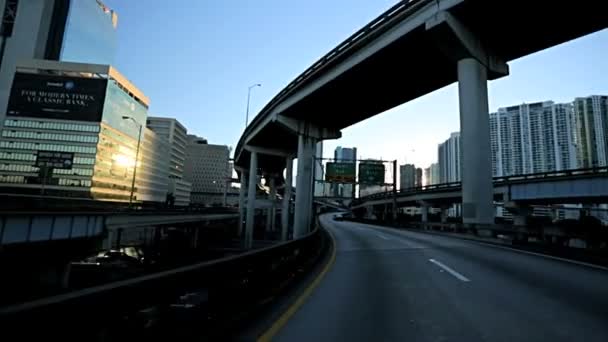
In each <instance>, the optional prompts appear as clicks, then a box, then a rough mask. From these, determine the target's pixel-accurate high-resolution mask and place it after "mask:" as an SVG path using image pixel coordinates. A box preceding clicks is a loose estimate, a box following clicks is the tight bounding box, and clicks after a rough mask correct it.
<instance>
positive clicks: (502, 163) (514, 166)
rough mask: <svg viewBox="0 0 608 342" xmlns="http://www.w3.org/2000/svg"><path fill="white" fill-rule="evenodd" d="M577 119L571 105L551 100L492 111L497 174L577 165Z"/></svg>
mask: <svg viewBox="0 0 608 342" xmlns="http://www.w3.org/2000/svg"><path fill="white" fill-rule="evenodd" d="M574 134H575V122H574V117H573V112H572V106H571V105H570V104H555V103H553V102H551V101H545V102H536V103H531V104H522V105H517V106H511V107H506V108H499V109H498V112H496V113H491V114H490V148H491V152H492V153H491V154H492V173H493V175H494V176H510V175H520V174H528V173H539V172H550V171H559V170H567V169H573V168H576V167H577V161H576V149H575V140H574V139H575V136H574Z"/></svg>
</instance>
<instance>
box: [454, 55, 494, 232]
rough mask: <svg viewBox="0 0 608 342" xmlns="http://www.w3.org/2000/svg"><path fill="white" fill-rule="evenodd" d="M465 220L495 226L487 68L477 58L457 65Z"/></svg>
mask: <svg viewBox="0 0 608 342" xmlns="http://www.w3.org/2000/svg"><path fill="white" fill-rule="evenodd" d="M458 95H459V100H460V141H461V154H462V159H461V160H462V168H461V172H462V219H463V223H465V224H467V223H468V224H492V223H494V204H493V200H494V192H493V191H494V189H493V184H492V160H491V155H490V121H489V116H488V115H489V114H488V82H487V70H486V67H485V66H483V65H482V64H481V63H479V62H478V61H477V60H476V59H474V58H464V59H461V60H459V61H458Z"/></svg>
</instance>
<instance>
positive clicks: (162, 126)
mask: <svg viewBox="0 0 608 342" xmlns="http://www.w3.org/2000/svg"><path fill="white" fill-rule="evenodd" d="M146 125H147V127H148V128H149V129H151V130H153V131H154V132H155V133H156V134H157V135H158V136H159V137H160V138H162V139H163V140H164V141H165V143H166V144H167V145H168V146H169V151H168V153H169V155H168V157H167V158H168V160H169V163H168V173H169V191H168V193H167V197H168V198H167V201H168V203H170V204H173V205H174V206H178V207H181V206H188V205H189V204H190V195H191V193H190V192H191V189H192V184H191V183H190V182H188V181H186V180H184V163H185V160H186V144H187V130H186V127H184V126H183V125H182V124H181V123H180V122H179V121H177V120H176V119H173V118H163V117H155V116H150V117H148V120H147V121H146Z"/></svg>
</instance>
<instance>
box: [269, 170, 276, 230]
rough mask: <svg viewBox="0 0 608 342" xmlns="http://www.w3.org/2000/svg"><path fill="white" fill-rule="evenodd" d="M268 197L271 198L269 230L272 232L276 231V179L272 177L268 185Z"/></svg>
mask: <svg viewBox="0 0 608 342" xmlns="http://www.w3.org/2000/svg"><path fill="white" fill-rule="evenodd" d="M270 184H271V185H270V197H271V198H272V219H271V221H270V229H271V230H272V231H273V232H276V231H277V222H276V221H277V186H276V179H275V178H274V177H273V178H272V179H271V183H270Z"/></svg>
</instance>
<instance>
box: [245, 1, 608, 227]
mask: <svg viewBox="0 0 608 342" xmlns="http://www.w3.org/2000/svg"><path fill="white" fill-rule="evenodd" d="M397 6H401V7H399V8H397ZM395 8H397V9H395V10H394V11H393V12H390V13H384V14H383V15H382V16H381V17H380V19H381V20H376V21H374V22H372V24H371V26H368V27H366V28H364V29H363V31H361V33H360V34H359V33H358V34H356V35H358V36H357V37H354V38H353V37H351V38H349V39H351V40H352V43H351V44H349V45H347V46H346V47H345V48H343V49H338V50H334V51H332V52H330V54H329V55H330V56H329V57H324V58H323V59H322V60H321V61H320V62H318V63H316V64H315V65H313V67H312V68H311V69H309V70H307V71H306V72H305V73H304V74H302V75H301V76H300V77H298V79H296V81H294V82H295V84H294V83H292V84H290V85H289V86H288V87H287V88H286V89H285V90H284V91H282V92H281V93H280V94H279V95H278V96H277V97H276V98H275V99H273V100H272V101H271V102H270V103H269V104H268V105H267V106H266V107H265V108H264V109H263V110H262V112H261V113H260V114H259V115H258V116H257V117H256V118H255V119H254V121H253V122H252V124H251V125H250V127H248V128H247V129H246V131H245V133H244V135H243V137H242V138H241V141H240V142H239V145H238V147H237V151H236V153H237V155H236V157H237V158H236V159H237V161H236V163H237V165H239V166H240V167H242V169H243V170H248V171H250V172H252V171H253V172H256V173H257V172H258V169H262V170H263V171H262V172H264V173H274V174H277V175H280V176H279V177H282V172H283V169H285V167H286V158H293V157H294V156H296V157H297V159H298V161H299V162H298V185H297V188H298V193H299V194H302V193H303V192H304V191H306V192H308V191H311V190H312V184H311V183H312V180H311V179H310V177H309V173H310V172H309V170H310V168H311V163H312V157H311V156H312V150H313V149H314V144H315V143H316V142H317V141H320V140H324V139H335V138H338V137H340V134H341V133H340V130H341V129H343V128H346V127H348V126H350V125H353V124H355V123H358V122H360V121H363V120H365V119H367V118H369V117H372V116H374V115H377V114H379V113H382V112H384V111H386V110H388V109H391V108H393V107H395V106H398V105H400V104H403V103H406V102H409V101H411V100H413V99H416V98H418V97H421V96H423V95H425V94H428V93H430V92H433V91H435V90H437V89H440V88H442V87H445V86H447V85H449V84H452V83H454V82H456V81H458V82H459V100H460V120H461V141H462V151H463V152H462V153H463V170H462V172H463V182H462V183H463V191H462V192H463V195H462V196H463V217H464V222H465V223H481V224H485V223H490V222H493V215H494V214H493V213H494V210H493V206H492V199H493V190H492V177H491V176H492V175H491V157H490V138H489V119H488V101H487V96H488V94H487V81H488V80H493V79H496V78H499V77H502V76H506V75H508V74H509V68H508V65H507V62H509V61H512V60H514V59H517V58H520V57H523V56H526V55H528V54H531V53H535V52H537V51H541V50H544V49H546V48H549V47H552V46H555V45H558V44H561V43H564V42H566V41H569V40H571V39H574V38H577V37H581V36H584V35H587V34H590V33H592V32H595V31H598V30H601V29H604V28H606V27H607V23H608V12H606V11H602V10H600V9H599V8H598V6H597V2H595V1H577V2H557V1H524V0H515V1H487V0H434V1H431V0H428V1H427V0H419V1H411V2H402V3H401V4H400V5H396V7H395ZM566 23H567V24H566ZM330 57H331V58H330ZM319 63H321V64H319ZM317 64H319V65H321V66H320V67H316V65H317ZM253 150H256V152H255V153H252V151H253ZM265 152H266V153H265ZM254 159H255V167H252V162H253V161H254ZM300 178H303V179H302V180H301V179H300ZM289 181H290V179H288V180H287V182H289ZM307 197H310V196H307ZM296 201H298V198H296ZM311 205H312V199H311V198H305V199H302V200H300V203H299V204H298V203H296V210H298V209H297V208H298V207H299V206H304V207H306V208H305V209H302V210H304V211H306V212H310V211H309V209H308V208H309V207H310V206H311ZM296 216H297V214H296ZM298 222H299V221H298V219H296V222H295V224H296V226H298V225H300V224H299V223H298ZM304 225H306V224H305V223H302V227H303V226H304ZM302 229H303V228H302ZM297 230H298V229H297V228H296V231H297Z"/></svg>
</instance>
